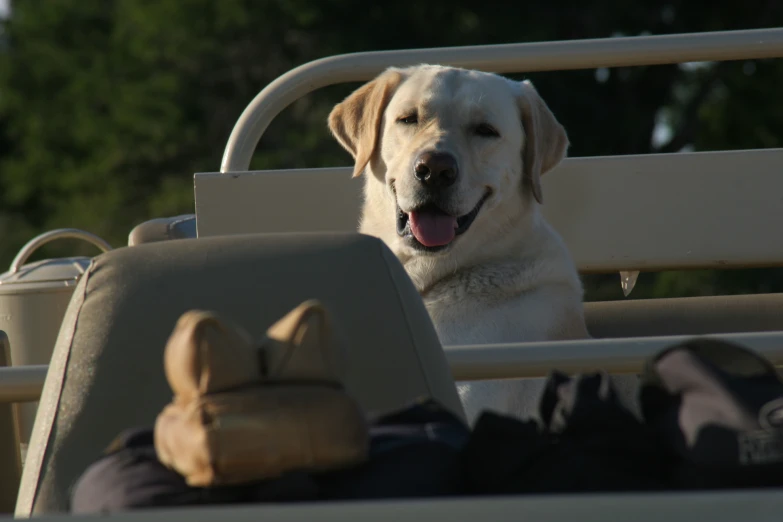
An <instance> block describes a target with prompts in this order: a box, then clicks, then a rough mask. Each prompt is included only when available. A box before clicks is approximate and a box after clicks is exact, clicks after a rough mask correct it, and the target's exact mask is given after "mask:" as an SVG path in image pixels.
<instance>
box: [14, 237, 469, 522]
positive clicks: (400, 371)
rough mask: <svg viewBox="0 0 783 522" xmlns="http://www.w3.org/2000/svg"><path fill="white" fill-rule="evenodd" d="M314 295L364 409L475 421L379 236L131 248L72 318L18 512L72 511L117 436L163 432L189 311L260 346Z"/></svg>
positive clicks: (109, 265)
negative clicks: (437, 412)
mask: <svg viewBox="0 0 783 522" xmlns="http://www.w3.org/2000/svg"><path fill="white" fill-rule="evenodd" d="M308 298H317V299H319V300H321V301H322V302H323V303H324V304H325V305H326V306H327V307H328V308H329V310H330V312H331V316H332V319H333V322H334V331H335V335H336V336H337V338H338V340H340V341H341V342H342V343H343V344H344V346H345V352H346V354H347V360H348V363H347V369H346V373H347V375H346V386H347V388H348V390H349V391H350V392H352V393H353V394H354V395H355V397H356V398H357V399H358V400H359V402H360V403H361V405H362V406H363V407H364V408H365V409H367V410H374V411H382V410H388V409H392V408H396V407H400V406H402V405H404V404H405V403H406V402H408V401H410V400H413V399H415V398H416V397H418V396H421V395H431V396H434V397H435V398H436V399H437V400H439V401H440V402H441V403H442V404H444V405H445V406H446V407H447V408H449V409H450V410H451V411H454V412H455V413H457V414H458V415H461V416H464V413H463V411H462V406H461V404H460V401H459V396H458V394H457V390H456V387H455V385H454V381H453V379H452V376H451V372H450V370H449V367H448V364H447V361H446V358H445V355H444V353H443V350H442V349H441V346H440V344H439V342H438V339H437V334H436V333H435V329H434V327H433V325H432V323H431V321H430V319H429V316H428V315H427V312H426V309H425V308H424V304H423V302H422V300H421V298H420V297H419V295H418V293H417V292H416V290H415V288H414V287H413V283H412V282H411V281H410V279H409V278H408V276H407V274H406V273H405V271H404V269H403V268H402V266H401V265H400V263H399V262H398V261H397V259H396V258H395V257H394V255H393V254H392V253H391V251H389V249H388V248H387V247H386V246H385V245H384V244H383V243H382V242H381V241H380V240H378V239H375V238H371V237H368V236H362V235H359V234H274V235H249V236H224V237H215V238H206V239H184V240H180V241H162V242H156V243H152V244H144V245H139V246H135V247H132V248H121V249H117V250H114V251H111V252H108V253H106V254H103V255H101V256H99V257H97V258H95V260H94V261H93V264H92V266H91V267H90V269H89V270H88V272H87V273H86V274H85V276H84V277H83V278H82V280H81V281H80V283H79V285H78V286H77V288H76V290H75V292H74V297H73V299H72V300H71V303H70V305H69V308H68V311H67V312H66V316H65V319H64V321H63V327H62V330H61V331H60V335H59V337H58V340H57V344H56V346H55V350H54V354H53V357H52V362H51V366H50V369H49V373H48V376H47V379H46V384H45V386H44V389H43V395H42V397H41V401H40V406H39V410H38V416H37V418H36V422H35V426H34V428H33V435H32V440H31V444H30V450H29V452H28V455H27V460H26V463H25V470H24V474H23V476H22V484H21V488H20V494H19V499H18V502H17V506H16V515H17V516H28V515H30V514H42V513H49V512H62V511H65V510H67V507H68V499H69V489H70V487H71V486H72V485H73V483H74V481H75V480H76V479H77V477H78V476H79V475H80V474H81V473H82V472H83V471H84V469H85V468H86V467H87V466H88V465H89V464H90V463H91V462H92V461H93V460H94V459H95V458H96V457H98V455H99V453H100V452H101V451H102V450H103V448H104V447H105V446H106V445H107V444H109V442H110V441H111V440H112V439H113V438H114V437H115V436H116V435H117V433H118V432H119V431H121V430H123V429H125V428H129V427H133V426H145V425H146V426H150V425H152V423H153V422H154V419H155V416H156V415H157V413H158V412H159V411H160V409H161V408H162V407H163V406H164V405H165V404H166V403H167V402H168V401H169V400H170V398H171V391H170V389H169V388H168V385H167V384H166V380H165V378H164V374H163V364H162V354H163V348H164V345H165V343H166V340H167V338H168V336H169V334H170V333H171V332H172V330H173V328H174V325H175V322H176V321H177V319H178V318H179V316H180V315H181V314H182V313H183V312H185V311H186V310H189V309H194V308H202V309H209V310H215V311H217V312H218V313H221V314H225V316H226V317H230V318H232V319H233V320H235V321H236V322H237V323H239V324H241V325H242V326H243V327H244V328H246V329H247V330H248V331H250V332H251V333H252V334H253V335H257V336H260V335H262V334H263V333H264V332H265V330H266V328H267V327H268V326H269V325H270V324H271V323H272V322H274V321H276V320H277V319H279V318H280V317H282V316H283V315H284V314H285V313H286V312H288V311H289V310H291V309H292V308H293V307H295V306H296V305H298V304H299V303H300V302H302V301H303V300H305V299H308Z"/></svg>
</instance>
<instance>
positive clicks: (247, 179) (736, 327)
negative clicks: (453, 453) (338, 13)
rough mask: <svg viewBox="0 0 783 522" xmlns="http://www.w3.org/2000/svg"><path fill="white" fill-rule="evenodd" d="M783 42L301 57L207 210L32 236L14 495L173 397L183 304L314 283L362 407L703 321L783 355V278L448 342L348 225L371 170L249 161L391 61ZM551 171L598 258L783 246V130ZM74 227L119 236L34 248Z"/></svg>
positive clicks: (294, 511) (63, 506) (781, 34)
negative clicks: (740, 142) (47, 254)
mask: <svg viewBox="0 0 783 522" xmlns="http://www.w3.org/2000/svg"><path fill="white" fill-rule="evenodd" d="M781 57H783V29H764V30H752V31H736V32H720V33H701V34H682V35H668V36H641V37H631V38H612V39H596V40H585V41H563V42H546V43H522V44H511V45H492V46H480V47H459V48H444V49H422V50H404V51H392V52H366V53H358V54H350V55H342V56H334V57H329V58H325V59H320V60H317V61H314V62H311V63H308V64H305V65H302V66H300V67H297V68H296V69H294V70H292V71H290V72H288V73H286V74H285V75H283V76H281V77H280V78H278V79H277V80H275V81H274V82H272V83H271V84H270V85H268V86H267V87H266V88H265V89H264V90H263V91H261V93H260V94H258V96H256V98H255V99H253V100H252V102H251V103H250V104H249V106H248V107H247V109H246V110H245V111H244V113H243V114H242V115H241V117H240V118H239V121H238V122H237V123H236V126H235V127H234V130H233V132H232V134H231V136H230V139H229V142H228V144H227V146H226V148H225V154H224V157H223V161H222V165H221V166H220V171H219V172H214V173H199V174H196V175H195V213H194V214H192V215H186V216H178V217H175V218H157V219H152V220H151V221H148V222H145V223H142V224H140V225H139V226H137V227H136V228H135V229H134V230H133V231H132V232H131V233H130V238H129V245H128V246H127V247H123V248H116V249H114V250H110V247H109V245H107V244H106V243H105V242H103V241H102V240H100V239H99V238H96V237H95V236H92V235H90V234H87V233H84V232H81V231H73V230H58V231H52V232H50V233H47V234H44V235H43V236H40V237H39V238H36V239H34V240H33V241H31V243H29V244H28V245H27V246H26V247H25V248H24V249H23V251H22V252H20V256H19V257H17V259H16V260H15V261H14V263H13V265H12V267H11V270H10V271H9V272H8V273H6V274H5V275H3V276H2V280H1V281H0V328H2V329H3V330H6V334H7V335H5V334H2V333H0V337H1V338H2V343H3V344H4V350H3V351H0V355H3V356H4V361H3V364H4V367H3V368H0V401H2V404H1V406H2V409H0V415H1V420H0V443H1V444H0V450H1V451H2V457H1V458H0V462H2V463H3V465H2V466H0V487H1V488H2V489H1V490H0V508H2V510H3V511H4V512H5V513H7V514H9V515H10V514H11V513H12V512H13V513H15V515H16V516H17V517H27V516H31V515H36V516H44V519H47V516H49V515H53V514H56V513H61V512H64V511H67V501H68V494H69V488H70V487H71V486H72V484H73V481H74V480H75V479H76V478H77V477H78V475H79V474H80V473H81V472H82V471H83V470H84V469H85V467H86V466H87V465H89V464H90V462H91V461H92V460H93V459H94V458H95V457H96V456H97V455H98V454H99V452H100V451H101V449H102V448H103V447H104V446H105V445H106V444H107V443H108V442H109V441H110V440H111V439H112V438H113V436H114V435H115V434H117V433H118V432H119V431H120V430H122V429H124V428H126V427H129V426H134V425H145V424H146V425H149V424H150V423H151V422H152V420H153V419H154V415H156V414H157V412H158V411H159V410H160V408H161V407H162V405H163V403H164V402H165V401H166V400H167V398H168V397H169V396H170V391H169V390H167V388H166V384H165V380H164V378H163V373H162V369H161V360H160V359H161V350H162V346H163V343H164V342H165V339H166V337H167V335H168V333H170V332H171V329H172V327H173V325H174V323H175V321H176V319H177V317H178V316H179V315H180V314H181V313H182V312H183V311H185V310H187V309H190V308H196V307H208V308H210V309H216V310H220V311H222V312H224V313H226V314H227V315H230V316H232V317H234V318H235V319H236V320H237V321H239V322H241V323H242V324H244V325H245V326H246V327H247V328H248V329H250V330H251V331H252V333H254V334H259V333H262V332H263V330H264V328H265V327H266V326H267V325H268V324H270V323H271V322H272V321H273V320H275V319H277V318H278V317H280V316H281V315H282V314H283V313H284V312H285V311H287V310H288V309H290V308H291V307H292V306H293V305H295V304H297V303H298V302H300V301H301V300H302V299H303V298H309V297H317V298H319V299H322V300H324V302H326V303H327V304H328V305H329V306H330V307H331V309H332V310H334V312H335V316H336V317H337V319H338V323H339V324H340V325H342V328H343V330H344V334H346V335H344V336H343V337H344V339H345V342H346V344H347V345H348V346H347V351H348V352H349V354H350V357H351V358H352V359H351V368H352V370H351V373H350V375H349V376H348V377H347V385H348V386H349V388H352V389H353V390H355V391H356V392H357V395H358V400H359V401H360V402H361V403H362V405H363V406H364V407H366V408H368V409H373V408H385V407H389V406H391V405H396V404H398V403H399V402H400V401H401V400H407V399H409V398H411V397H414V396H416V395H419V394H421V393H431V394H432V395H434V396H435V397H436V398H437V399H439V400H440V401H441V402H442V403H443V404H446V405H447V406H449V407H451V408H453V409H455V411H456V410H458V409H459V408H460V406H459V399H458V396H457V394H456V391H455V390H454V380H457V381H459V380H469V379H470V380H478V379H491V378H504V377H527V376H545V375H546V374H547V372H548V371H549V370H550V369H551V368H559V369H561V370H563V371H566V372H579V371H589V370H595V369H603V370H607V371H610V372H617V373H627V372H636V371H638V370H639V369H640V365H641V364H642V362H643V361H644V359H645V358H646V357H648V356H650V355H652V354H654V353H655V352H656V351H658V350H659V349H661V348H663V347H665V346H667V345H670V344H672V343H674V342H676V341H678V340H680V339H682V338H684V337H687V336H693V335H709V336H715V337H719V338H724V339H729V340H733V341H736V342H739V343H741V344H743V345H744V346H746V347H749V348H751V349H753V350H755V351H756V352H758V353H760V354H762V355H763V356H765V357H767V358H768V359H770V360H771V361H773V362H774V363H775V364H783V295H782V294H765V295H737V296H714V297H699V298H678V299H653V300H626V301H622V302H596V303H588V304H587V305H586V314H587V320H588V327H589V330H590V332H591V333H592V335H593V336H594V337H595V339H592V340H583V341H568V342H548V343H519V344H505V345H487V346H459V347H450V346H445V347H443V349H442V350H441V346H440V345H439V343H438V342H437V337H436V336H435V334H434V329H433V328H432V325H431V323H430V321H429V318H428V316H427V315H426V310H425V309H424V307H423V304H422V302H421V299H420V298H419V296H418V294H417V293H416V292H415V290H414V289H413V286H412V284H411V283H410V281H409V280H408V279H407V278H406V275H405V273H404V271H403V269H402V267H401V266H400V265H399V263H398V262H397V261H396V259H395V258H393V257H391V256H390V254H389V253H388V252H387V251H386V250H384V249H383V248H382V245H381V244H380V243H379V242H378V241H375V240H371V239H370V238H364V237H361V236H359V235H358V234H356V233H355V230H356V223H357V218H358V215H359V203H360V190H361V182H360V181H357V180H352V179H351V175H350V174H351V170H352V169H351V168H350V167H344V168H313V169H296V170H274V171H248V167H249V164H250V158H251V155H252V153H253V150H254V148H255V146H256V144H257V143H258V141H259V139H260V138H261V136H262V135H263V133H264V131H265V130H266V129H267V127H268V125H269V124H270V122H271V121H272V120H273V119H274V118H275V116H276V115H278V114H279V113H280V112H281V111H282V110H283V109H284V108H285V107H286V106H288V105H289V104H291V103H293V102H294V101H296V100H297V99H298V98H300V97H302V96H304V95H306V94H307V93H309V92H311V91H313V90H315V89H318V88H321V87H324V86H327V85H330V84H335V83H339V82H352V81H362V80H369V79H370V78H372V77H373V76H374V75H376V74H377V73H379V72H381V71H382V70H383V69H385V68H386V67H388V66H392V65H398V66H400V65H410V64H417V63H422V62H429V63H441V64H448V65H455V66H461V67H466V68H474V69H481V70H487V71H493V72H498V73H515V72H526V71H544V70H568V69H588V68H597V67H626V66H642V65H655V64H669V63H684V62H696V61H721V60H744V59H761V58H781ZM543 183H544V185H545V192H546V194H547V202H546V205H545V206H544V213H545V215H546V217H547V219H548V220H549V222H550V223H551V224H552V225H553V226H554V227H555V228H556V229H557V230H558V231H559V233H560V234H561V235H562V236H563V238H564V239H565V241H566V243H567V244H568V246H569V247H570V249H571V252H572V254H573V256H574V258H575V260H576V262H577V265H578V267H579V269H580V271H581V272H583V273H597V272H598V273H616V272H623V273H630V274H631V275H630V277H633V273H634V272H637V271H658V270H670V269H699V268H721V269H725V268H741V267H772V266H781V265H783V241H780V239H779V238H780V230H779V229H780V226H781V223H783V199H782V198H783V197H782V196H781V194H783V149H766V150H737V151H719V152H698V153H678V154H653V155H636V156H616V157H593V158H570V159H567V160H566V161H565V162H564V163H563V164H561V165H560V166H559V167H558V168H557V169H556V170H555V171H553V172H551V173H549V174H548V175H547V176H546V177H545V178H544V180H543ZM672 187H677V189H676V190H672ZM627 193H635V194H641V195H643V196H640V197H636V198H628V197H624V195H625V194H627ZM269 233H274V234H269ZM65 236H70V237H74V236H75V237H81V238H83V239H86V240H89V241H92V242H94V243H95V244H96V245H98V246H99V247H101V248H102V249H104V250H107V252H105V253H103V254H101V255H100V256H98V257H95V258H93V259H84V258H71V259H67V260H47V261H41V262H38V263H33V264H25V260H26V258H27V256H28V255H29V254H30V253H31V252H32V251H33V250H34V249H35V248H37V247H38V246H39V245H40V244H42V243H45V242H47V241H50V240H54V239H57V238H59V237H65ZM444 353H445V356H444ZM373 368H383V369H384V370H383V372H378V371H373ZM36 401H38V402H36ZM36 412H37V413H36ZM33 414H34V422H33ZM17 491H18V494H17ZM781 512H783V492H780V491H775V490H765V491H750V490H743V491H716V492H699V493H683V492H680V493H656V494H622V495H620V494H602V495H569V496H560V495H558V496H547V497H538V496H517V497H498V498H479V499H472V498H466V499H433V500H416V501H412V500H396V501H378V502H357V503H337V502H335V503H329V504H316V505H313V504H306V505H285V506H280V505H253V506H247V505H245V506H242V507H211V508H203V507H202V508H188V509H185V508H183V509H176V510H166V511H165V512H163V511H154V510H153V511H142V512H137V513H128V514H123V515H120V516H117V517H118V518H120V519H122V520H134V521H139V522H144V521H146V520H153V519H155V520H158V519H163V518H166V519H168V520H189V521H191V522H196V521H200V520H205V521H206V520H209V521H212V520H216V519H220V520H223V521H225V522H239V521H244V520H265V521H272V520H294V519H295V520H312V521H316V520H367V519H373V520H382V519H389V520H391V519H394V520H395V521H396V522H400V521H402V520H420V519H441V520H451V521H456V520H472V521H473V520H478V519H482V520H501V519H503V520H505V519H514V520H562V521H565V520H574V519H580V520H635V521H644V520H656V521H657V520H667V521H670V522H674V521H685V520H711V521H713V522H716V521H722V520H727V521H728V520H732V521H736V522H740V521H742V522H744V521H751V520H773V519H774V520H779V519H780V516H781V515H780V514H781ZM72 518H79V517H72Z"/></svg>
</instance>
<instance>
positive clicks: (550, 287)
mask: <svg viewBox="0 0 783 522" xmlns="http://www.w3.org/2000/svg"><path fill="white" fill-rule="evenodd" d="M329 128H330V130H331V131H332V133H333V135H334V136H335V137H336V139H337V140H338V141H339V142H340V144H341V145H342V146H343V147H345V148H346V149H347V150H348V151H349V152H350V153H351V154H352V155H353V157H354V159H355V168H354V176H359V175H360V174H362V173H364V174H365V176H366V178H365V179H366V181H365V201H364V207H363V212H362V220H361V225H360V228H359V230H360V232H362V233H365V234H369V235H373V236H376V237H379V238H381V239H382V240H383V241H384V242H385V243H386V244H387V245H388V246H389V247H390V248H391V250H392V251H393V252H394V253H395V254H396V255H397V257H398V258H399V259H400V261H401V262H402V264H403V265H404V266H405V269H406V270H407V272H408V274H409V275H410V277H411V278H412V279H413V282H414V283H415V285H416V288H417V289H418V290H419V292H420V293H421V295H422V297H423V299H424V302H425V304H426V306H427V309H428V311H429V313H430V315H431V317H432V320H433V322H434V324H435V328H436V329H437V332H438V335H439V337H440V340H441V342H442V343H443V344H444V345H457V344H484V343H505V342H519V341H545V340H554V339H578V338H585V337H588V334H587V330H586V328H585V322H584V316H583V307H582V285H581V281H580V279H579V276H578V274H577V271H576V269H575V267H574V263H573V261H572V259H571V256H570V254H569V252H568V250H567V249H566V246H565V245H564V243H563V241H562V240H561V238H560V237H559V236H558V234H557V233H556V232H555V231H554V230H553V229H552V228H551V227H550V225H549V224H548V223H547V222H546V221H545V220H544V218H543V217H542V215H541V212H540V211H539V206H540V205H541V203H542V193H541V176H542V175H544V174H545V173H546V172H548V171H549V170H551V169H553V168H554V167H555V166H557V165H558V163H560V161H561V160H562V159H563V158H564V157H565V155H566V149H567V148H568V144H569V142H568V137H567V136H566V133H565V130H564V129H563V127H562V126H561V125H560V123H558V121H557V120H556V119H555V116H554V115H553V114H552V112H551V111H550V110H549V108H548V107H547V105H546V103H544V101H543V100H542V99H541V97H540V96H539V95H538V93H537V92H536V90H535V88H534V87H533V85H532V84H531V83H529V82H527V81H524V82H515V81H511V80H509V79H507V78H504V77H501V76H498V75H495V74H489V73H483V72H478V71H470V70H464V69H457V68H452V67H442V66H436V65H421V66H416V67H410V68H405V69H398V68H391V69H388V70H387V71H385V72H384V73H382V74H381V75H380V76H378V77H377V78H376V79H375V80H373V81H371V82H369V83H367V84H365V85H364V86H362V87H361V88H359V89H358V90H356V91H355V92H354V93H353V94H351V95H350V96H349V97H348V98H347V99H345V100H344V101H343V102H342V103H340V104H338V105H337V106H336V107H335V108H334V109H333V110H332V113H331V114H330V116H329ZM542 381H543V380H542V379H535V380H529V379H527V380H511V381H506V380H504V381H489V382H471V383H466V384H462V385H460V387H459V388H460V395H461V397H462V400H463V403H464V404H465V408H466V412H467V414H468V417H469V418H471V419H474V418H475V416H476V415H477V414H478V413H479V411H480V410H482V409H485V408H490V409H494V410H499V411H501V412H504V413H511V414H518V415H521V414H526V413H530V412H531V410H533V409H534V407H535V404H536V402H537V400H538V393H539V391H540V389H541V384H542Z"/></svg>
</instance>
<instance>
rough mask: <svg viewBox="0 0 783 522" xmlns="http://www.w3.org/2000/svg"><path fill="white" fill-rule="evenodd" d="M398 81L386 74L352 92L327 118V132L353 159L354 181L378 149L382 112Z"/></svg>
mask: <svg viewBox="0 0 783 522" xmlns="http://www.w3.org/2000/svg"><path fill="white" fill-rule="evenodd" d="M401 81H402V74H401V73H400V72H399V71H396V70H388V71H386V72H384V73H382V74H381V75H380V76H378V77H377V78H376V79H374V80H373V81H371V82H369V83H366V84H364V85H363V86H361V87H360V88H358V89H357V90H355V91H354V92H353V93H352V94H351V95H350V96H348V97H347V98H346V99H345V100H343V101H342V102H341V103H339V104H337V105H336V106H335V107H334V109H332V112H331V113H330V114H329V130H331V131H332V134H333V135H334V137H335V138H337V141H339V142H340V145H342V146H343V147H344V148H345V150H347V151H348V152H350V153H351V155H352V156H353V158H354V161H355V165H354V169H353V176H354V177H356V176H358V175H360V174H361V173H362V171H364V168H365V167H366V166H367V164H368V163H369V162H370V159H371V158H372V155H373V153H374V152H375V149H376V147H377V146H378V141H379V138H380V134H381V124H382V122H383V111H384V110H386V106H387V105H388V104H389V100H390V99H391V97H392V95H393V94H394V91H395V90H396V89H397V86H398V85H399V84H400V82H401Z"/></svg>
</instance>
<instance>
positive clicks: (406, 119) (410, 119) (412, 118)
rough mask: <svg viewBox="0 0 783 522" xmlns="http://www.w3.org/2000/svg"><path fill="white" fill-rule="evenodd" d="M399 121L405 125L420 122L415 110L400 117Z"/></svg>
mask: <svg viewBox="0 0 783 522" xmlns="http://www.w3.org/2000/svg"><path fill="white" fill-rule="evenodd" d="M397 121H398V122H400V123H402V124H404V125H416V124H417V123H419V116H418V115H417V114H416V113H415V112H414V113H413V114H409V115H407V116H403V117H402V118H398V119H397Z"/></svg>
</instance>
